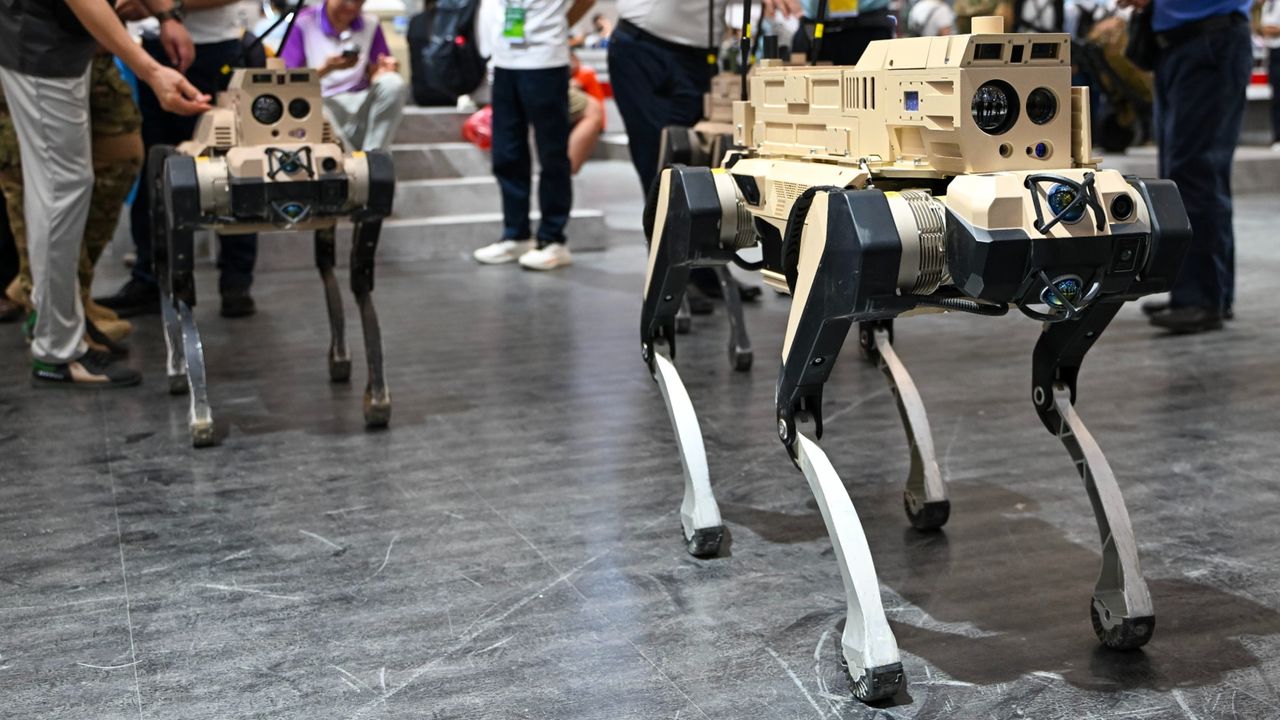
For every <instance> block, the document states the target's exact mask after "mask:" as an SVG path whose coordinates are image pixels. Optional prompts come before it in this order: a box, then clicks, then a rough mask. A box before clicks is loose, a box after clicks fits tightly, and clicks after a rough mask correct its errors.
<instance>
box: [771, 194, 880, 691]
mask: <svg viewBox="0 0 1280 720" xmlns="http://www.w3.org/2000/svg"><path fill="white" fill-rule="evenodd" d="M797 202H798V203H799V202H801V201H797ZM805 202H807V200H805ZM881 209H883V212H880V210H881ZM855 213H857V216H858V218H859V222H858V223H857V224H854V222H853V218H854V216H855ZM794 221H795V222H804V221H805V218H803V217H802V218H799V219H798V220H794ZM885 223H887V224H885ZM893 228H894V225H893V218H892V216H891V215H889V214H888V210H887V205H886V204H885V201H884V195H883V194H882V193H879V192H878V191H835V192H829V191H825V190H823V191H818V192H817V194H816V195H814V196H813V197H812V206H811V207H810V208H809V210H808V218H807V222H805V224H804V231H803V235H802V237H801V245H800V248H799V251H798V267H797V268H796V273H795V277H796V281H795V286H794V287H793V289H792V293H793V299H792V307H791V316H790V320H789V321H788V324H787V339H786V342H785V344H784V347H783V364H782V370H781V374H780V377H779V379H778V395H777V410H778V435H779V437H780V438H781V440H782V442H783V444H785V445H786V447H787V450H788V452H790V454H791V457H792V459H793V460H794V461H795V463H796V465H797V466H798V467H799V468H800V470H801V471H802V472H803V473H804V476H805V479H806V480H807V481H808V483H809V488H810V490H811V491H812V492H813V496H814V498H815V499H816V500H817V502H818V507H819V509H820V510H821V512H822V519H823V521H824V522H825V523H826V526H827V533H828V535H829V536H830V538H831V544H832V546H833V548H834V549H835V554H836V561H837V562H838V563H839V564H840V575H841V578H842V579H843V581H844V589H845V596H846V600H847V605H848V608H847V611H848V619H847V621H846V623H845V630H844V636H843V638H842V639H841V645H842V648H843V659H844V662H845V664H846V666H847V669H848V672H849V679H850V687H851V688H852V690H853V693H854V695H855V696H856V697H857V698H858V699H860V700H863V701H872V700H880V699H884V698H888V697H891V696H893V695H894V694H896V693H897V692H898V690H899V688H901V687H902V685H903V683H904V682H905V678H904V675H903V671H902V661H901V657H900V656H899V653H898V643H897V641H896V639H895V638H894V636H893V631H892V630H890V629H889V624H888V621H887V620H886V619H885V615H884V607H883V606H882V605H881V602H880V586H879V582H878V580H877V578H876V571H875V565H874V563H873V562H872V559H871V550H870V548H869V547H868V545H867V539H866V535H865V534H864V533H863V530H862V524H861V522H860V521H859V520H858V514H857V512H856V511H855V510H854V508H853V501H852V500H851V499H850V498H849V493H848V491H847V490H846V489H845V487H844V484H843V483H842V482H841V481H840V477H839V476H838V475H837V474H836V471H835V469H834V468H833V467H832V465H831V462H830V461H829V460H828V459H827V456H826V455H825V454H824V453H823V452H822V449H821V448H820V447H819V446H818V445H817V443H816V442H814V441H813V440H810V439H809V438H808V437H806V436H805V435H802V434H801V433H799V432H798V430H797V427H796V421H797V419H798V418H802V417H804V416H806V415H807V416H808V417H809V418H810V419H812V420H813V421H814V425H815V433H816V435H817V437H819V438H820V437H821V436H822V388H823V384H824V383H826V381H827V378H828V376H829V375H830V373H831V368H832V366H834V364H835V361H836V358H837V357H838V356H839V353H840V349H841V347H842V346H843V344H844V341H845V337H846V336H847V335H848V332H849V328H850V326H851V325H852V323H853V321H854V320H855V319H859V320H861V319H869V320H875V319H886V318H888V317H892V315H893V313H892V312H891V311H889V310H887V309H885V308H884V307H883V306H882V305H881V301H880V299H879V296H882V295H884V294H885V292H888V293H889V294H890V295H892V294H893V293H894V292H895V290H896V287H895V285H896V281H897V267H896V263H897V259H896V253H898V252H899V251H898V250H897V245H898V241H897V236H896V231H895V230H894V229H893ZM868 230H870V232H868ZM883 238H889V239H891V241H892V246H890V245H889V244H887V243H886V242H885V240H884V239H883ZM886 283H887V285H886Z"/></svg>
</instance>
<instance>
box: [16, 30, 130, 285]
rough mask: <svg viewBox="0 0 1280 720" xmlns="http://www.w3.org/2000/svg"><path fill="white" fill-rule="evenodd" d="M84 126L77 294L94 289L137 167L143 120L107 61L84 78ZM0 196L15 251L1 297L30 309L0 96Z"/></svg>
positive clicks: (112, 64) (18, 175)
mask: <svg viewBox="0 0 1280 720" xmlns="http://www.w3.org/2000/svg"><path fill="white" fill-rule="evenodd" d="M89 122H90V127H91V131H92V133H93V173H94V183H93V199H92V205H91V207H90V210H89V221H88V222H87V223H86V224H85V230H84V243H83V245H82V246H81V250H80V268H79V276H80V292H81V294H82V295H84V296H86V297H87V296H88V293H89V290H90V288H92V287H93V267H94V265H95V264H96V263H97V262H98V258H99V257H100V256H101V255H102V251H103V250H104V249H106V247H107V244H108V243H110V242H111V238H112V236H113V235H114V234H115V229H116V223H117V222H118V221H119V220H120V212H121V210H122V209H123V207H124V201H125V199H126V198H128V197H129V191H130V190H131V189H132V188H133V183H134V180H135V179H136V178H137V177H138V171H139V170H140V169H141V167H142V134H141V128H142V115H141V114H140V113H139V112H138V105H137V103H135V102H134V101H133V92H132V90H131V89H130V88H129V84H128V83H126V82H125V81H124V78H122V77H121V76H120V71H119V70H118V69H117V68H116V65H115V61H114V59H113V58H112V57H111V56H110V55H98V56H97V57H95V58H94V60H93V68H92V70H91V71H90V76H89ZM0 192H3V193H4V199H5V202H6V203H7V206H8V210H9V224H10V227H11V228H12V229H13V238H14V242H15V244H16V245H17V246H18V265H19V271H18V277H16V278H14V280H13V282H12V283H10V284H9V287H8V288H7V290H6V291H5V292H6V294H7V295H8V296H9V299H10V300H13V301H14V302H16V303H18V304H20V305H24V306H26V307H27V308H28V309H29V308H31V265H30V263H29V262H28V258H27V236H26V225H25V224H24V222H23V209H22V208H23V206H22V158H21V157H20V155H19V152H18V136H17V133H16V132H15V130H14V127H13V121H12V119H11V118H10V117H9V108H8V106H7V105H6V104H5V103H4V94H3V92H2V91H0Z"/></svg>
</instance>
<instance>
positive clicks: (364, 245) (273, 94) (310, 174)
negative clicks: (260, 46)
mask: <svg viewBox="0 0 1280 720" xmlns="http://www.w3.org/2000/svg"><path fill="white" fill-rule="evenodd" d="M146 172H147V174H146V178H147V183H148V185H147V187H148V188H149V190H150V192H152V193H153V198H154V201H153V202H152V204H151V207H152V212H153V213H154V215H153V217H152V228H153V230H152V231H153V233H155V235H156V237H155V238H154V245H153V246H154V248H155V263H156V273H157V275H158V278H159V281H160V294H161V313H162V317H163V320H164V329H165V341H166V346H167V348H168V365H167V370H168V378H169V391H170V393H172V394H175V395H177V394H183V393H187V394H188V395H189V398H190V411H189V423H190V431H191V439H192V443H193V444H194V445H195V446H197V447H203V446H208V445H212V444H213V443H214V440H215V438H214V426H213V417H212V413H211V411H210V408H209V398H208V389H207V385H206V379H205V366H204V350H203V347H202V345H201V342H200V333H199V331H198V329H197V328H196V323H195V317H194V315H193V313H192V308H194V307H195V304H196V288H195V278H194V275H193V270H194V255H195V252H194V240H193V238H194V231H195V230H197V229H201V228H204V229H211V230H214V231H218V232H223V231H225V232H235V233H246V232H260V231H270V230H311V231H314V232H315V257H316V266H317V267H318V269H319V271H320V277H321V279H322V280H323V282H324V291H325V300H326V304H327V305H328V310H329V324H330V333H331V339H330V345H329V353H328V361H329V378H330V380H331V381H333V382H347V381H348V380H349V379H350V377H351V356H350V354H349V353H348V351H347V344H346V339H345V334H344V320H343V310H342V296H341V293H340V290H339V287H338V281H337V279H336V277H335V276H334V265H335V244H336V227H337V223H338V221H339V220H340V219H343V218H350V219H351V220H352V221H353V223H354V233H353V242H352V250H351V290H352V292H353V293H354V295H355V299H356V304H357V306H358V307H359V311H360V320H361V324H362V326H363V329H364V343H365V357H366V360H367V362H368V371H369V379H368V383H367V384H366V386H365V392H364V419H365V424H366V425H367V426H369V427H384V426H386V425H387V424H388V422H390V419H391V395H390V393H389V391H388V390H387V384H386V379H385V378H384V376H383V369H382V340H381V332H380V330H379V326H378V315H377V312H376V311H375V310H374V307H373V300H372V297H371V293H372V291H373V267H374V255H375V253H376V252H377V248H378V237H379V234H380V232H381V229H382V220H383V218H385V217H387V216H388V215H390V214H391V202H392V196H393V195H394V191H395V168H394V166H393V164H392V161H391V156H390V155H389V154H388V153H384V152H373V151H371V152H345V151H344V150H343V148H342V146H341V144H340V143H339V141H338V140H337V138H336V136H335V135H334V132H333V129H332V128H331V127H330V126H329V123H328V122H327V121H326V120H325V118H324V113H323V104H322V100H321V96H320V80H319V76H318V74H317V73H316V71H315V70H313V69H287V68H285V66H284V63H283V61H282V60H279V59H272V60H268V64H267V67H266V68H247V69H237V70H235V73H234V75H233V76H232V78H231V82H230V85H229V87H228V89H227V91H226V92H223V93H221V94H219V96H218V100H217V107H216V108H214V109H213V110H211V111H210V112H207V113H205V114H204V115H203V116H201V118H200V120H199V123H198V125H197V126H196V133H195V138H194V139H193V140H191V141H189V142H185V143H183V144H181V145H179V146H177V147H176V148H174V147H169V146H157V147H153V148H152V149H151V150H150V152H149V155H148V157H147V169H146Z"/></svg>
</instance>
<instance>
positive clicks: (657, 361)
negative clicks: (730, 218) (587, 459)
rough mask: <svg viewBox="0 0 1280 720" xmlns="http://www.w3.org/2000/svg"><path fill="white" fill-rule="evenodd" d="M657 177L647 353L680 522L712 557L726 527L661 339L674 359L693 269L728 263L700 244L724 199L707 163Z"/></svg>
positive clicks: (691, 547)
mask: <svg viewBox="0 0 1280 720" xmlns="http://www.w3.org/2000/svg"><path fill="white" fill-rule="evenodd" d="M659 182H660V184H659V188H658V191H657V195H656V200H655V203H654V206H655V209H656V216H655V220H654V223H653V229H652V232H651V234H650V243H649V267H648V272H647V274H646V277H645V291H644V305H643V309H642V312H641V319H640V343H641V353H642V356H643V358H644V361H645V363H646V364H647V365H648V366H649V372H650V374H651V375H652V377H653V378H654V380H655V381H656V382H657V383H658V387H659V389H660V390H661V391H662V397H663V400H664V401H665V403H666V406H667V413H668V415H669V417H670V419H671V425H672V429H673V430H674V431H675V434H676V443H677V448H678V450H679V452H680V462H681V465H682V467H683V469H684V481H685V483H684V484H685V493H684V501H683V503H682V504H681V506H680V521H681V525H682V530H683V537H684V541H685V546H686V548H687V549H688V551H689V552H690V553H691V554H693V555H695V556H697V557H710V556H714V555H716V554H718V553H719V552H720V547H721V543H722V541H723V538H724V534H725V529H724V523H723V521H722V519H721V517H720V508H719V505H718V504H717V503H716V499H715V494H714V491H713V490H712V488H711V480H710V475H709V473H708V470H707V457H706V450H705V448H704V446H703V441H702V431H701V428H700V427H699V425H698V417H697V413H696V411H695V410H694V407H693V403H692V401H691V400H690V399H689V393H688V391H687V390H686V389H685V387H684V383H683V382H682V381H681V379H680V373H679V372H678V371H677V370H676V367H675V365H674V363H673V362H672V361H671V360H669V359H668V358H667V357H665V356H663V355H661V354H660V352H659V350H658V348H657V347H656V345H657V343H658V342H659V341H665V342H666V344H667V347H668V350H669V352H670V357H671V358H674V357H675V345H676V342H675V338H676V333H677V332H678V330H677V328H678V324H677V323H678V320H677V317H678V313H679V309H680V306H681V304H682V301H683V299H684V296H685V292H686V290H687V288H688V283H689V270H690V269H691V268H693V267H700V266H712V265H716V264H721V265H722V264H723V262H719V263H717V262H715V261H711V260H710V259H709V258H703V257H702V256H701V254H700V250H699V243H698V239H699V238H700V237H704V236H705V237H709V238H711V239H714V238H715V237H716V232H717V229H716V228H717V224H718V222H719V218H720V212H721V210H720V201H719V198H718V195H717V194H716V188H715V180H714V179H713V178H712V175H711V172H710V170H708V169H706V168H683V167H680V168H675V169H671V170H666V171H663V173H662V175H661V178H660V181H659ZM707 233H710V234H709V235H707Z"/></svg>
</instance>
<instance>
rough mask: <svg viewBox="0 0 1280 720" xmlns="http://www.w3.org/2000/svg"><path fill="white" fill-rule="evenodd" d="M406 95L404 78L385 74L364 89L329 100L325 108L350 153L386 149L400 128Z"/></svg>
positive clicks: (328, 98) (333, 96) (341, 94)
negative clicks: (352, 151)
mask: <svg viewBox="0 0 1280 720" xmlns="http://www.w3.org/2000/svg"><path fill="white" fill-rule="evenodd" d="M406 93H407V90H406V88H405V84H404V78H403V77H401V76H400V75H399V73H393V72H385V73H382V74H381V75H379V76H378V77H377V79H375V80H374V81H373V82H372V83H370V85H369V87H368V88H366V89H364V90H359V91H356V92H346V93H339V94H337V95H332V96H330V97H327V98H325V99H324V109H325V112H326V113H328V115H329V122H330V123H332V124H333V129H334V130H336V131H337V132H338V135H340V136H341V137H342V141H343V143H344V144H345V145H346V147H347V150H386V149H388V148H390V147H391V142H392V140H393V139H394V138H395V135H396V129H397V128H399V127H400V118H401V116H402V115H404V103H405V97H406Z"/></svg>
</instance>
